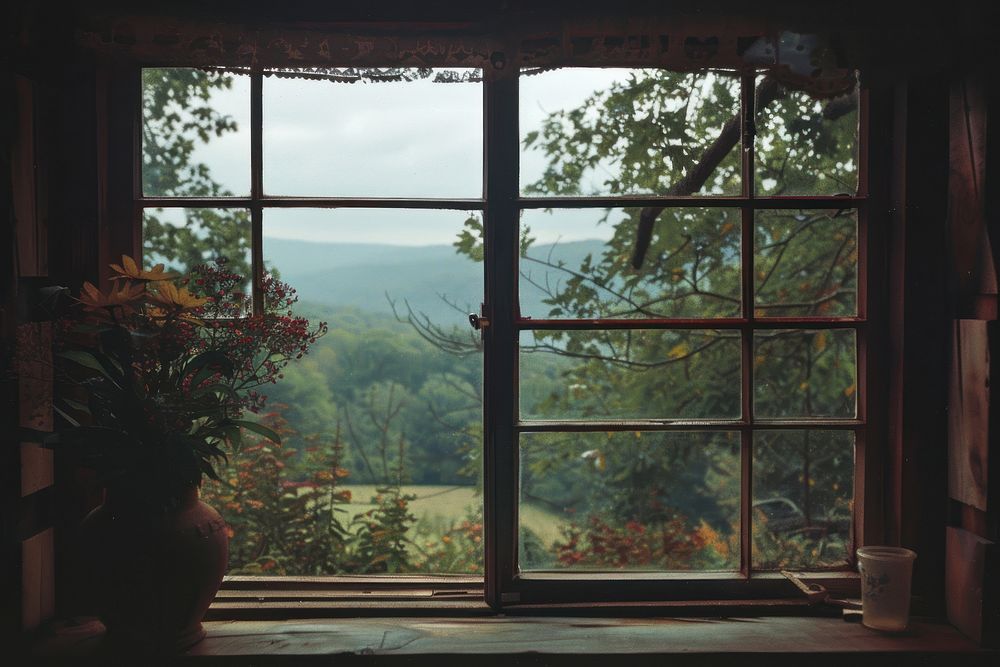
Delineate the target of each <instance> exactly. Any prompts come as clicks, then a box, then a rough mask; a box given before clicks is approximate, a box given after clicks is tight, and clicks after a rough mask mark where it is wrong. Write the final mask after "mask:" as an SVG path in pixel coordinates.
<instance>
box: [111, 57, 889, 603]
mask: <svg viewBox="0 0 1000 667" xmlns="http://www.w3.org/2000/svg"><path fill="white" fill-rule="evenodd" d="M501 65H502V64H501ZM156 66H157V64H156V63H142V64H139V65H135V66H130V67H128V68H125V70H126V71H125V72H119V74H124V75H125V76H127V77H129V83H128V84H127V85H126V86H124V87H125V88H126V89H127V90H129V91H131V94H130V96H131V99H136V100H138V103H137V104H136V105H135V110H134V113H131V115H130V116H129V114H120V116H119V121H118V123H119V125H122V124H123V121H122V118H123V117H125V116H129V118H128V121H127V122H128V123H129V124H130V125H131V127H130V128H129V131H130V133H131V139H132V141H131V142H130V144H131V146H130V149H131V170H130V173H129V174H128V180H129V188H128V189H129V190H130V195H131V197H130V200H131V203H130V206H131V230H130V232H129V234H128V236H129V239H130V241H128V242H125V243H123V241H124V239H122V240H120V241H119V242H117V243H112V244H110V245H113V246H118V247H125V246H126V245H131V249H132V252H133V253H136V254H138V253H141V248H142V244H141V226H142V216H143V210H144V209H147V208H199V207H205V208H208V207H211V208H241V209H245V210H249V211H250V217H251V248H252V253H251V266H252V274H253V275H252V278H253V284H254V286H255V289H254V304H253V305H254V310H255V311H256V312H260V311H261V310H262V308H263V303H262V299H263V293H262V290H261V289H259V287H260V285H261V284H262V280H263V264H264V262H263V244H262V236H263V235H262V220H263V211H264V209H265V208H329V209H335V208H399V209H404V208H406V209H443V210H462V211H478V212H480V213H481V214H482V215H483V217H484V227H485V246H486V248H487V252H486V261H485V262H484V306H485V310H484V314H485V315H486V316H487V317H488V318H489V322H490V326H489V327H487V328H486V329H485V330H484V331H483V344H484V413H483V428H484V456H483V459H484V495H483V500H484V513H485V521H484V532H485V535H484V537H485V539H484V549H485V569H486V574H485V579H483V578H481V577H455V576H426V577H424V576H402V577H394V576H387V577H378V578H373V577H352V576H336V577H318V578H300V577H287V578H274V579H271V578H259V577H231V578H228V579H227V582H226V583H225V584H224V586H223V591H222V593H221V594H220V595H221V596H223V597H224V596H225V595H227V593H230V594H232V592H235V591H257V592H258V593H259V594H260V598H259V599H260V600H261V601H264V600H265V599H271V600H273V602H274V605H275V608H285V602H283V601H287V598H288V596H289V594H291V593H292V592H294V591H299V592H301V591H313V592H316V591H322V593H319V594H318V595H317V599H321V600H327V601H329V600H331V599H337V600H340V601H343V602H345V603H347V604H348V605H350V604H351V603H352V601H358V600H362V599H363V600H371V599H385V600H409V601H412V600H418V599H419V600H425V599H427V598H428V597H429V598H430V599H432V600H433V599H434V598H442V597H448V596H451V597H448V599H449V600H451V601H455V600H458V599H464V600H474V599H476V598H479V599H482V596H484V595H485V601H486V603H487V604H488V605H489V607H492V608H493V609H494V610H507V611H511V612H515V611H517V610H519V609H527V610H530V609H532V608H536V607H534V606H535V605H551V604H556V605H559V604H569V605H593V604H605V603H616V602H621V603H629V602H647V601H660V602H662V603H664V604H667V605H670V604H671V603H676V604H674V605H673V608H675V609H677V608H679V607H678V605H681V606H683V605H691V606H693V607H697V608H701V607H703V605H701V606H699V603H698V602H697V601H717V602H719V603H726V604H730V605H739V606H743V605H746V604H750V605H756V604H758V603H760V604H764V605H767V604H768V603H769V602H770V603H773V602H774V601H776V600H780V599H787V598H790V597H795V596H796V593H795V589H794V587H792V586H791V584H790V583H789V582H788V581H787V580H786V579H785V578H784V577H783V576H781V575H780V574H778V573H776V572H769V571H754V570H753V569H752V567H751V564H750V563H749V558H750V553H751V552H750V544H751V535H750V530H751V529H752V520H751V518H752V517H751V510H752V488H751V478H752V468H751V465H752V446H753V445H752V434H753V432H754V430H755V429H769V430H770V429H802V428H824V429H846V430H851V431H853V432H854V433H855V443H856V444H855V473H854V490H853V498H854V510H853V520H852V534H851V546H850V549H849V556H848V566H846V567H843V568H836V569H827V570H816V571H812V572H811V573H810V574H808V575H807V576H808V577H809V578H811V580H813V581H816V582H819V583H823V584H825V585H827V586H828V587H829V588H831V590H837V589H842V588H843V587H844V586H845V582H846V586H847V587H848V588H849V589H850V588H851V586H856V574H854V572H853V570H852V569H851V567H852V566H853V564H854V563H853V552H854V547H855V546H857V545H860V544H865V543H872V542H875V541H880V537H881V535H882V524H883V521H882V518H881V513H882V508H881V502H880V500H881V499H880V498H878V497H875V496H876V495H877V494H876V493H873V491H875V490H877V489H878V487H877V486H875V480H878V479H880V478H881V469H882V464H881V459H882V456H883V450H884V447H882V446H881V445H879V444H878V443H880V442H883V441H884V439H885V438H884V435H885V429H886V424H885V421H886V419H887V417H886V414H885V413H887V409H888V407H887V399H886V398H885V397H884V396H877V397H876V396H873V395H872V393H871V392H870V391H869V387H870V385H871V384H872V383H871V382H869V379H870V378H880V377H882V376H883V374H884V373H885V369H884V368H883V367H882V366H881V365H880V364H879V361H878V360H879V358H880V356H881V355H878V354H877V351H879V350H881V349H882V347H883V346H884V344H885V335H884V333H883V331H884V329H885V328H886V327H887V322H888V317H887V316H886V315H885V312H884V309H885V307H886V298H885V294H884V293H883V291H882V290H881V289H879V290H869V275H870V272H871V268H872V267H874V266H877V263H878V262H884V261H885V260H884V257H883V254H884V252H885V251H886V249H887V244H886V240H885V227H886V225H885V224H883V222H884V221H882V220H878V221H877V222H875V223H873V221H872V220H871V217H872V213H873V211H875V210H879V211H882V210H884V209H882V208H881V207H879V208H878V209H876V208H875V206H876V205H877V203H879V202H881V201H882V199H883V198H884V196H885V195H884V193H881V190H880V191H879V192H878V193H871V192H870V191H869V187H868V186H869V183H870V182H871V178H870V175H869V155H870V154H871V152H872V148H871V146H870V143H869V136H870V134H869V130H870V128H871V127H872V125H873V124H872V118H871V117H870V109H871V108H872V105H871V104H870V100H869V97H870V95H869V91H868V90H867V88H865V87H864V86H863V85H862V87H861V89H860V90H861V94H860V117H859V150H858V157H859V165H858V168H859V173H858V183H859V185H858V192H857V195H856V196H853V197H843V196H815V197H812V196H809V197H805V196H783V197H759V196H756V194H755V192H754V189H753V183H754V178H753V168H754V160H753V158H754V155H753V142H752V141H750V142H746V138H747V137H748V136H751V134H752V128H753V118H754V110H753V92H754V89H755V76H756V74H755V73H745V74H742V75H740V76H741V115H742V121H743V132H742V138H743V140H744V141H743V142H741V143H742V145H744V147H745V148H744V150H743V158H742V161H741V172H742V173H741V176H742V178H741V187H742V191H741V193H740V195H739V196H680V197H678V196H669V197H666V196H621V197H524V196H522V195H521V194H520V190H519V182H518V158H519V131H518V102H519V100H518V73H517V71H516V69H513V68H508V69H506V70H505V69H503V67H502V66H501V67H497V68H492V69H491V68H487V70H486V71H485V72H484V76H483V79H484V80H483V83H482V86H483V96H484V97H483V99H484V105H483V123H484V135H483V142H484V150H483V164H484V174H483V175H484V186H483V193H482V196H481V197H479V198H453V199H443V198H436V199H422V198H377V197H365V198H359V197H288V196H269V195H265V194H264V188H263V179H262V176H263V168H262V143H263V113H262V101H263V96H262V90H263V78H264V76H266V73H265V72H264V70H263V69H261V68H253V69H251V70H250V71H249V77H250V111H251V123H250V134H251V151H250V155H251V160H250V162H251V175H252V177H251V188H250V195H249V196H247V197H204V198H184V197H147V196H144V195H143V193H142V181H141V168H142V162H141V159H142V148H141V146H142V144H141V134H140V131H141V114H142V102H141V83H140V73H141V70H142V68H144V67H156ZM169 66H170V67H179V66H181V65H177V64H171V65H169ZM876 120H877V123H878V126H882V124H883V123H884V119H883V120H880V119H876ZM123 130H124V128H123V127H118V128H115V127H112V128H109V133H110V134H111V135H115V133H116V131H117V132H119V133H120V132H122V131H123ZM118 136H122V135H121V134H119V135H118ZM111 175H112V176H113V174H111ZM748 176H749V178H748ZM124 177H125V175H124V174H120V175H119V178H118V179H117V183H118V184H119V185H124ZM111 180H112V182H114V181H115V179H113V178H112V179H111ZM124 190H125V188H124V187H122V188H120V189H119V190H118V192H119V193H122V192H123V191H124ZM110 194H111V195H114V193H110ZM873 194H874V195H875V196H874V197H873V196H872V195H873ZM111 199H113V200H115V199H116V198H115V197H114V196H111ZM116 201H118V202H120V203H122V204H123V203H124V202H123V201H122V200H121V198H120V197H119V198H117V199H116ZM873 202H875V203H873ZM119 205H120V204H119ZM555 206H557V207H562V208H579V209H595V210H596V209H605V208H609V207H621V206H669V207H672V208H684V207H698V208H705V207H727V208H737V209H739V210H740V215H741V232H742V236H741V238H742V239H743V247H742V253H741V267H742V274H743V292H742V303H743V305H742V309H743V310H742V312H741V315H740V317H729V318H709V319H695V318H691V319H643V320H554V319H531V318H524V317H521V316H520V313H519V311H518V306H517V304H518V300H517V289H518V279H517V276H518V268H517V261H518V248H519V246H518V229H519V224H518V220H519V215H520V212H521V211H522V210H528V209H541V208H549V207H555ZM123 208H124V207H123ZM779 208H780V209H799V208H810V209H854V210H856V211H857V225H858V227H857V229H858V256H859V260H858V269H857V270H858V281H857V282H858V298H857V316H855V317H828V318H823V317H794V318H793V317H771V318H758V317H755V315H754V309H753V296H754V295H753V282H752V276H753V254H754V253H753V244H752V239H753V238H754V234H753V230H754V212H755V211H757V210H760V209H767V210H773V209H779ZM119 210H121V209H119ZM872 250H875V252H872ZM610 328H615V329H662V330H669V329H693V328H711V329H729V330H738V331H740V334H741V341H742V344H741V361H742V363H741V366H742V368H743V369H745V370H744V371H742V380H741V384H742V388H741V389H742V391H741V395H742V417H741V418H740V419H738V420H629V421H613V422H612V421H608V422H573V421H560V422H554V421H553V422H545V423H540V422H528V421H520V420H519V417H518V414H517V344H518V334H519V333H520V332H521V331H530V330H544V329H574V330H588V329H589V330H600V329H610ZM768 328H771V329H773V328H779V329H796V328H808V329H814V330H815V329H824V330H825V329H844V328H846V329H850V330H853V331H855V332H856V346H857V347H856V354H857V356H856V359H857V370H856V373H857V382H858V393H857V396H858V400H857V415H856V418H855V419H766V420H765V419H756V418H754V417H753V415H752V408H751V397H752V388H753V364H752V358H753V356H752V355H753V349H752V337H753V332H754V331H756V330H760V329H768ZM883 384H884V383H883V382H882V381H881V380H878V386H880V387H881V386H883ZM485 406H490V408H489V409H486V408H485ZM539 430H565V431H598V430H599V431H635V430H648V431H700V430H701V431H703V430H730V431H738V432H739V433H740V443H741V444H740V452H741V454H740V456H741V485H740V488H741V504H740V518H741V525H742V526H743V529H742V530H741V538H740V540H741V562H740V570H739V571H737V572H732V573H715V572H712V573H701V572H690V573H641V572H630V573H627V574H625V573H604V574H589V573H587V574H585V573H573V572H558V573H555V572H544V573H536V572H530V573H523V574H521V573H518V571H517V565H516V563H517V559H516V554H517V534H516V533H517V527H516V526H517V496H518V493H517V480H518V475H517V461H516V451H517V445H516V443H517V436H518V434H519V433H521V432H525V431H539ZM852 582H853V583H852ZM236 597H239V595H237V596H236ZM307 597H308V596H307Z"/></svg>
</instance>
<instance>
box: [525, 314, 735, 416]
mask: <svg viewBox="0 0 1000 667" xmlns="http://www.w3.org/2000/svg"><path fill="white" fill-rule="evenodd" d="M519 390H520V397H519V402H520V414H521V419H700V418H705V419H707V418H720V419H724V418H738V417H739V416H740V337H739V332H735V331H712V330H701V329H698V330H690V331H651V330H640V331H628V330H614V331H523V332H521V335H520V368H519Z"/></svg>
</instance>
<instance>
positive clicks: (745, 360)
mask: <svg viewBox="0 0 1000 667" xmlns="http://www.w3.org/2000/svg"><path fill="white" fill-rule="evenodd" d="M754 78H755V77H754V75H753V74H746V75H744V76H743V77H742V79H741V82H740V113H741V114H742V119H741V120H742V123H741V125H742V129H743V132H742V141H741V146H740V148H741V149H742V150H741V160H740V169H741V179H740V182H741V184H742V188H743V196H744V197H746V198H747V203H746V204H745V205H744V206H743V207H742V209H741V211H740V213H741V216H740V225H741V245H740V253H741V257H740V274H741V286H742V289H743V293H742V297H743V298H742V301H743V319H744V322H745V324H743V326H742V328H741V343H742V345H741V355H742V357H741V358H742V363H741V364H740V367H741V372H740V376H741V389H740V398H741V400H742V416H743V422H744V424H752V423H753V361H754V354H753V321H754V293H753V286H754V269H753V263H754V262H753V255H754V248H753V246H754V208H753V195H754V180H755V179H754V154H753V143H754V134H755V133H754V130H753V127H754V114H755V109H754V102H755V99H754V93H755V91H756V86H755V81H754ZM752 484H753V430H752V429H751V428H749V427H748V428H743V429H742V430H741V431H740V571H741V572H742V573H743V576H744V577H747V578H749V577H750V573H751V571H752V569H753V534H752V530H753V489H752V488H751V487H752Z"/></svg>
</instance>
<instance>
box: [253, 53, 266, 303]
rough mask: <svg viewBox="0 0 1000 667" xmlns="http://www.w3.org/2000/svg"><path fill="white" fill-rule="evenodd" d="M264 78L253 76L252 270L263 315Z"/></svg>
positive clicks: (258, 73)
mask: <svg viewBox="0 0 1000 667" xmlns="http://www.w3.org/2000/svg"><path fill="white" fill-rule="evenodd" d="M263 89H264V75H263V73H262V72H261V70H260V69H254V71H253V72H252V73H251V74H250V199H251V200H252V201H251V204H250V225H251V231H250V238H251V240H250V253H251V254H250V267H251V272H252V274H253V280H252V284H253V290H252V292H253V312H254V314H255V315H260V314H262V313H263V312H264V231H263V230H264V222H263V217H264V212H263V210H262V208H261V198H262V197H263V196H264V170H263V154H264V90H263Z"/></svg>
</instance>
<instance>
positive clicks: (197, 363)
mask: <svg viewBox="0 0 1000 667" xmlns="http://www.w3.org/2000/svg"><path fill="white" fill-rule="evenodd" d="M192 373H196V375H195V376H194V378H193V379H192V381H191V383H192V386H195V387H197V386H198V385H199V384H201V383H202V382H204V381H205V380H207V379H208V378H210V377H212V376H213V375H215V374H216V373H220V374H222V375H223V376H225V377H232V376H233V362H232V361H230V360H229V357H228V356H226V354H225V353H224V352H221V351H219V350H208V351H207V352H202V353H201V354H199V355H196V356H195V357H193V358H192V359H191V360H190V361H188V362H187V363H186V364H185V365H184V370H183V371H182V372H181V376H182V377H186V376H188V375H190V374H192Z"/></svg>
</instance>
